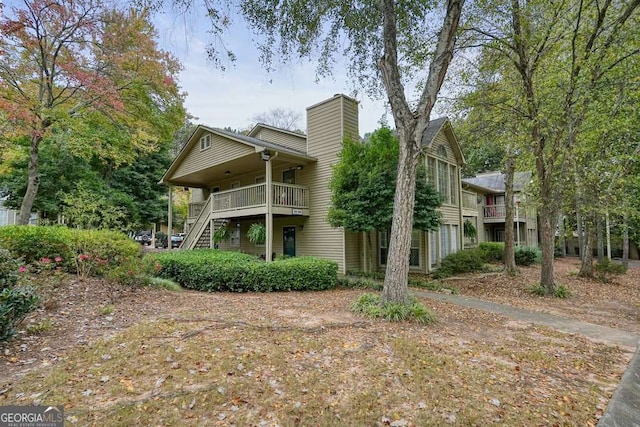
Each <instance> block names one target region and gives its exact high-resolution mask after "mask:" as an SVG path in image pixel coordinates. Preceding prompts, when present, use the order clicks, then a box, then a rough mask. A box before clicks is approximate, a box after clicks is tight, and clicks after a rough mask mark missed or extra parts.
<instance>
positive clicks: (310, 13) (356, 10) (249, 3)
mask: <svg viewBox="0 0 640 427" xmlns="http://www.w3.org/2000/svg"><path fill="white" fill-rule="evenodd" d="M463 3H464V0H447V1H446V2H445V3H444V6H445V7H444V9H443V10H438V9H437V8H436V7H435V6H436V4H432V3H430V2H424V1H420V0H404V1H394V0H379V1H375V2H371V1H370V0H356V1H333V2H309V1H306V0H294V1H290V2H278V3H274V2H273V1H271V0H244V1H242V2H241V8H242V12H243V15H244V17H245V19H246V20H247V21H248V23H249V25H250V26H251V28H252V29H254V30H255V31H256V32H258V33H261V34H263V35H264V36H265V39H264V43H262V44H260V48H261V50H262V53H263V54H262V60H263V61H264V63H265V64H266V66H267V67H270V66H272V65H273V63H274V61H273V60H274V55H276V54H280V55H281V56H282V57H283V58H284V59H285V60H286V59H289V58H291V57H292V56H298V57H313V58H316V57H317V58H318V59H319V65H318V71H319V73H320V74H329V73H330V70H331V69H332V64H333V60H334V59H335V58H336V57H337V55H343V57H344V58H347V59H348V61H349V64H350V65H349V70H350V72H351V74H352V76H353V77H354V78H355V79H356V81H357V82H358V83H360V84H363V85H366V84H368V87H367V89H369V90H370V92H372V93H376V92H377V93H379V90H382V91H383V92H384V93H385V94H386V98H387V100H388V102H389V105H390V107H391V111H392V113H393V117H394V122H395V127H396V130H397V133H398V139H399V140H400V148H399V155H398V160H399V161H398V172H397V185H396V190H395V196H394V213H393V223H392V226H391V236H390V242H389V258H388V260H387V271H386V276H385V282H384V290H383V293H382V302H383V303H386V302H390V301H393V302H398V303H407V302H408V289H407V278H408V273H409V254H410V251H411V229H412V226H413V212H414V205H415V188H416V176H417V169H418V163H419V159H420V157H421V154H422V144H421V141H422V136H423V134H424V131H425V129H426V128H427V126H428V124H429V120H430V116H431V111H432V109H433V107H434V105H435V103H436V99H437V97H438V93H439V91H440V88H441V87H442V84H443V82H444V79H445V76H446V73H447V69H448V67H449V63H450V62H451V58H452V57H453V52H454V45H455V41H456V33H457V28H458V23H459V20H460V16H461V13H462V6H463ZM438 18H439V19H440V20H437V19H438ZM434 22H441V24H440V25H437V24H436V25H434ZM434 27H435V28H434ZM434 29H435V36H434V34H433V33H434V31H432V30H434ZM343 42H344V43H345V44H344V45H343V44H342V43H343ZM425 69H428V73H427V75H426V76H424V75H421V77H422V82H421V84H420V85H419V88H420V89H418V90H417V93H416V94H415V96H413V95H408V94H407V93H406V91H405V84H406V83H407V82H408V81H409V79H411V78H420V77H418V76H420V73H421V72H422V71H423V70H425ZM410 99H416V101H415V102H410V101H409V100H410Z"/></svg>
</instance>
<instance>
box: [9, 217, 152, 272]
mask: <svg viewBox="0 0 640 427" xmlns="http://www.w3.org/2000/svg"><path fill="white" fill-rule="evenodd" d="M0 246H2V247H4V248H6V249H7V250H8V251H9V252H10V253H11V255H12V256H13V257H14V258H21V259H22V260H23V261H24V262H25V263H27V264H36V263H38V262H40V261H41V260H42V259H43V258H48V259H56V258H60V259H61V261H60V263H59V264H60V265H61V266H62V267H63V268H64V269H65V270H66V271H69V272H77V273H78V274H80V275H81V276H82V277H86V276H88V275H101V274H103V273H104V272H105V271H106V270H108V269H109V268H112V267H115V266H118V265H120V264H121V263H122V262H124V261H125V260H127V259H129V258H132V257H140V256H141V250H140V245H139V244H137V243H136V242H134V241H133V240H131V239H130V238H128V237H127V236H126V235H125V234H123V233H120V232H116V231H108V230H72V229H69V228H66V227H61V226H27V225H16V226H8V227H0Z"/></svg>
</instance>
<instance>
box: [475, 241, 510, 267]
mask: <svg viewBox="0 0 640 427" xmlns="http://www.w3.org/2000/svg"><path fill="white" fill-rule="evenodd" d="M478 249H480V251H482V252H483V253H484V259H485V260H486V262H504V243H501V242H482V243H480V244H479V245H478Z"/></svg>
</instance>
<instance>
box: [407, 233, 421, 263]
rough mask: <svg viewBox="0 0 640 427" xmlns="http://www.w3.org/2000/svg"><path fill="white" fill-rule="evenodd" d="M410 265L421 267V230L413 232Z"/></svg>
mask: <svg viewBox="0 0 640 427" xmlns="http://www.w3.org/2000/svg"><path fill="white" fill-rule="evenodd" d="M409 265H410V266H413V267H420V230H413V231H412V232H411V252H410V254H409Z"/></svg>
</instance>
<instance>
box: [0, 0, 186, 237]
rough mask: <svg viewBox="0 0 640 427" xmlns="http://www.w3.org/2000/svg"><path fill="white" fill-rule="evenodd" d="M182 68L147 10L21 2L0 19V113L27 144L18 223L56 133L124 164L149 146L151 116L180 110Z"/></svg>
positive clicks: (88, 2) (80, 2)
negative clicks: (159, 41)
mask: <svg viewBox="0 0 640 427" xmlns="http://www.w3.org/2000/svg"><path fill="white" fill-rule="evenodd" d="M178 70H179V65H178V63H177V62H176V61H175V60H174V59H173V58H171V57H170V56H169V55H168V54H166V53H165V52H163V51H161V50H160V49H159V48H158V47H157V45H156V42H155V30H154V29H153V27H152V26H151V25H150V23H149V21H148V16H147V14H146V13H144V12H141V13H139V12H134V11H120V10H115V9H108V8H106V7H105V6H104V5H103V4H102V3H101V2H100V0H97V1H93V0H71V1H66V2H49V1H44V0H25V1H24V3H23V6H22V7H21V8H13V9H12V10H11V13H10V14H8V15H5V16H4V17H3V18H2V19H0V107H1V109H2V110H3V111H4V112H5V115H6V120H7V122H8V123H9V124H10V125H11V129H12V131H13V132H14V133H15V134H17V135H26V136H28V137H29V138H30V147H29V165H28V180H27V186H26V191H25V194H24V197H23V199H22V203H21V208H20V219H19V222H20V223H22V224H26V223H27V222H28V220H29V216H30V213H31V209H32V206H33V203H34V201H35V198H36V195H37V194H38V189H39V186H40V173H39V172H40V171H39V165H40V147H41V144H42V141H43V139H44V138H45V137H47V136H48V135H51V133H52V130H53V129H54V128H55V129H58V130H59V132H58V135H67V136H68V139H69V141H70V143H76V144H77V146H78V151H84V152H86V153H89V154H88V155H92V154H98V155H99V156H101V157H103V158H105V159H108V160H111V161H115V162H116V163H122V162H130V161H132V160H133V158H134V154H133V153H135V152H138V151H140V150H142V151H152V150H153V149H154V148H155V144H156V142H157V134H156V130H155V125H157V124H158V123H159V122H161V120H160V121H158V120H148V119H149V115H148V114H154V113H155V112H158V111H160V110H167V109H174V110H176V111H178V112H179V110H181V109H182V97H181V95H180V94H179V92H178V89H177V86H176V84H175V81H174V79H173V77H172V76H173V75H175V74H176V73H177V72H178ZM140 91H143V92H144V93H145V94H147V95H148V97H147V99H146V101H144V102H141V100H142V99H141V98H140V96H138V95H139V93H140ZM154 122H155V123H154ZM96 128H98V129H100V130H101V131H102V134H101V135H99V136H97V135H96Z"/></svg>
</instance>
